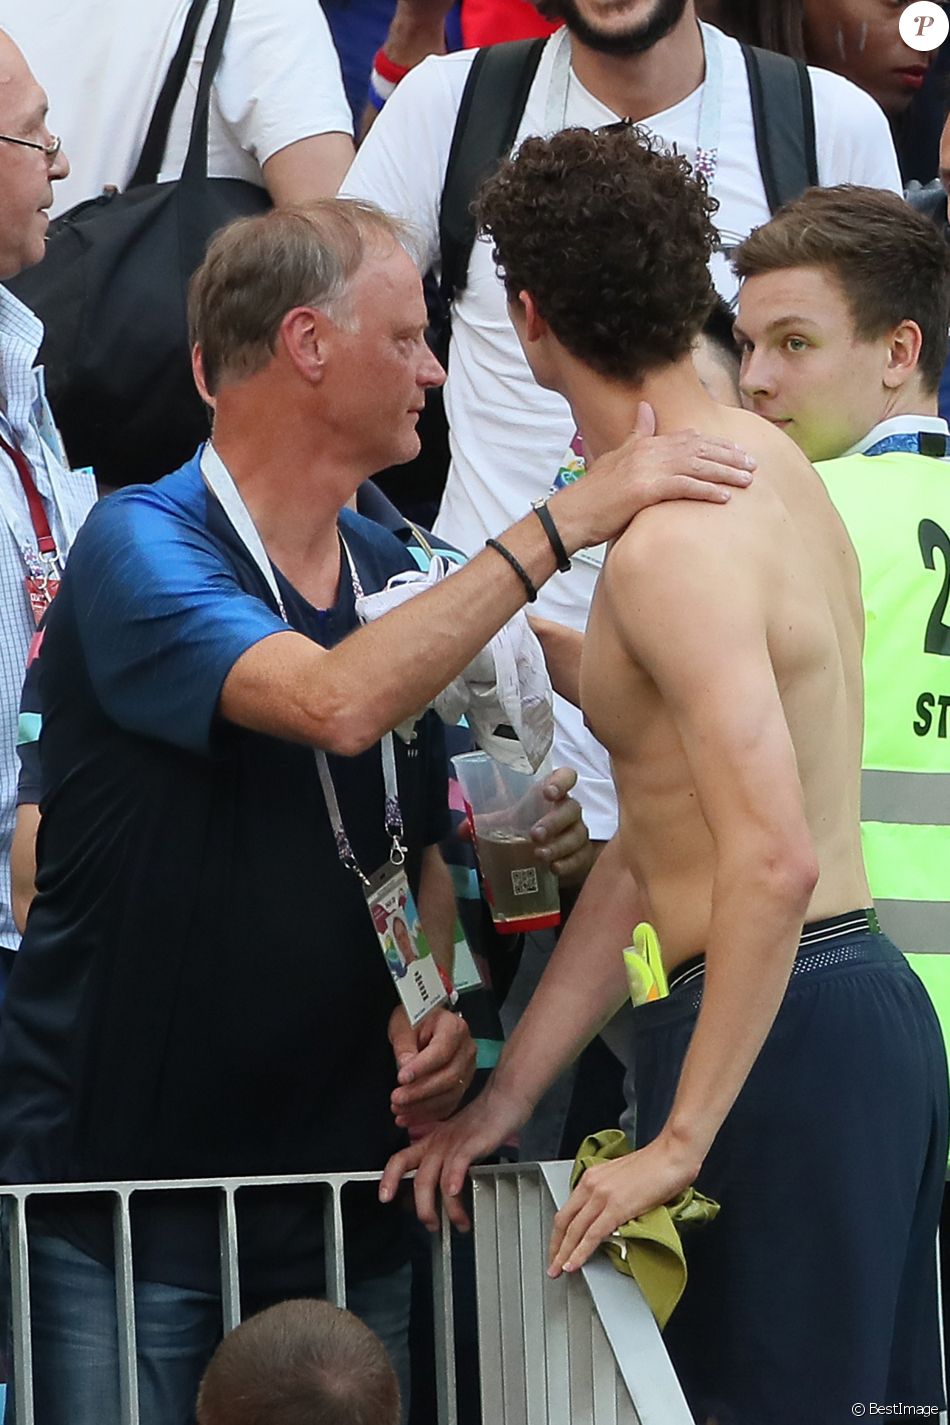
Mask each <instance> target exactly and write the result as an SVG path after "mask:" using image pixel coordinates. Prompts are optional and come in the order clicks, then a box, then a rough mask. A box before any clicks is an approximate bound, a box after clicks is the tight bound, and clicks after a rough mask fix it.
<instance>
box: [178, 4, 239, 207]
mask: <svg viewBox="0 0 950 1425" xmlns="http://www.w3.org/2000/svg"><path fill="white" fill-rule="evenodd" d="M233 9H234V0H218V13H217V14H216V15H215V17H214V24H213V25H212V26H211V33H210V35H209V36H208V47H207V49H206V50H205V57H204V59H203V61H202V64H201V78H200V79H199V81H198V94H197V96H196V98H195V112H194V117H193V119H192V121H191V137H190V139H189V140H188V152H187V154H186V155H185V164H184V167H183V168H182V171H181V176H182V178H183V179H188V180H194V179H196V178H198V179H203V178H207V176H208V111H209V108H210V106H211V86H212V84H213V83H214V77H215V75H216V74H217V72H218V65H219V64H220V63H221V55H222V53H223V51H224V41H225V38H226V36H227V33H228V26H229V25H230V23H231V12H232V10H233Z"/></svg>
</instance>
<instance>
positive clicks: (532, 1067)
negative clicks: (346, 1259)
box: [380, 839, 644, 1230]
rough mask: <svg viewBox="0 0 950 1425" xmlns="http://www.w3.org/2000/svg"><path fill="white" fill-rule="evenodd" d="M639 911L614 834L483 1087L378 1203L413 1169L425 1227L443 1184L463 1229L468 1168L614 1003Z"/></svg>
mask: <svg viewBox="0 0 950 1425" xmlns="http://www.w3.org/2000/svg"><path fill="white" fill-rule="evenodd" d="M643 910H644V908H643V904H642V901H641V899H640V895H639V892H638V890H637V887H636V885H635V883H634V881H633V877H632V876H631V875H630V873H629V872H628V870H627V869H626V867H625V866H624V864H623V859H622V857H621V854H620V848H619V845H618V843H617V841H616V839H615V840H613V841H611V842H608V844H607V846H606V847H605V848H604V851H603V853H602V854H601V856H600V857H599V859H598V860H597V862H596V864H595V866H594V868H593V870H592V871H591V873H590V875H589V876H588V877H587V881H586V882H585V884H584V888H583V890H582V891H581V893H580V895H579V897H578V900H577V904H576V906H575V908H574V910H573V911H572V913H571V916H570V919H569V920H568V922H567V925H566V927H565V929H564V932H563V934H562V935H561V938H560V940H559V941H558V944H557V948H556V949H555V951H554V953H553V955H552V956H551V959H550V961H549V963H548V966H547V968H546V969H545V972H544V975H543V976H542V978H541V983H540V984H539V985H538V988H537V989H536V990H535V992H534V994H533V996H532V998H531V1002H530V1004H529V1005H528V1007H527V1009H526V1010H525V1012H524V1014H523V1015H522V1017H521V1019H520V1020H519V1021H518V1024H517V1027H516V1028H515V1030H514V1032H513V1034H512V1036H511V1038H510V1039H509V1041H508V1043H507V1045H506V1046H505V1050H504V1052H503V1054H502V1056H501V1060H500V1062H499V1064H498V1067H497V1068H496V1070H495V1072H494V1073H493V1074H492V1077H491V1079H490V1080H489V1083H488V1086H487V1087H486V1089H485V1090H484V1092H483V1093H481V1094H480V1095H479V1097H478V1098H477V1099H476V1100H475V1101H474V1103H472V1104H470V1105H469V1107H468V1108H465V1109H463V1110H462V1112H461V1113H459V1114H457V1115H456V1117H455V1118H453V1119H452V1120H451V1121H450V1122H449V1123H446V1124H445V1125H444V1126H443V1127H442V1128H440V1129H439V1130H438V1131H437V1132H436V1133H433V1134H432V1135H431V1136H430V1137H428V1138H426V1139H425V1140H424V1141H423V1142H421V1143H417V1144H414V1145H413V1146H412V1147H411V1148H407V1149H405V1150H404V1151H403V1152H401V1153H397V1154H396V1155H395V1156H394V1157H393V1158H391V1159H390V1161H389V1164H388V1165H387V1168H386V1172H385V1173H384V1175H383V1180H382V1183H381V1184H380V1196H381V1197H382V1198H383V1200H384V1201H388V1200H389V1198H391V1197H392V1195H393V1193H394V1192H395V1190H396V1187H397V1185H398V1184H399V1182H400V1180H401V1179H402V1177H403V1176H404V1175H405V1174H406V1173H408V1172H410V1171H412V1169H413V1168H417V1169H418V1171H417V1173H416V1180H415V1196H416V1210H417V1212H418V1214H419V1217H420V1218H421V1220H422V1221H423V1222H424V1223H425V1224H426V1226H427V1227H429V1228H431V1229H433V1230H435V1228H436V1227H437V1226H438V1222H439V1216H438V1209H437V1207H436V1201H435V1198H436V1188H437V1187H441V1190H442V1193H443V1195H444V1197H445V1202H446V1207H447V1209H448V1213H449V1216H450V1218H451V1219H452V1221H453V1222H454V1223H455V1224H456V1226H458V1227H461V1228H463V1229H464V1228H467V1227H468V1218H467V1216H466V1214H465V1210H464V1208H463V1207H462V1204H461V1201H460V1199H459V1193H460V1192H461V1190H462V1184H463V1183H464V1181H465V1174H466V1172H467V1171H468V1168H469V1166H470V1165H471V1164H472V1163H473V1162H475V1161H476V1160H477V1159H478V1158H483V1157H485V1156H486V1155H487V1154H488V1153H491V1152H493V1151H494V1150H495V1148H497V1147H498V1145H499V1143H502V1142H503V1141H504V1140H505V1139H506V1138H507V1137H508V1136H509V1134H511V1133H513V1132H515V1130H516V1129H518V1128H520V1127H521V1125H522V1124H523V1123H524V1122H525V1120H526V1119H527V1118H528V1117H529V1115H530V1113H531V1111H532V1109H533V1108H534V1105H535V1104H536V1103H537V1101H538V1099H539V1098H540V1097H541V1095H542V1093H543V1092H544V1090H545V1089H546V1088H547V1087H548V1086H549V1085H550V1084H551V1083H552V1082H553V1081H554V1079H556V1078H557V1076H558V1074H560V1073H561V1072H562V1071H563V1069H565V1068H566V1067H567V1065H568V1064H570V1063H571V1062H572V1061H573V1060H574V1059H575V1058H576V1057H577V1055H578V1054H579V1053H580V1052H581V1050H582V1049H583V1048H584V1047H585V1046H586V1045H587V1044H589V1043H590V1041H591V1039H593V1037H594V1035H595V1034H597V1033H598V1031H599V1030H600V1029H601V1028H602V1027H603V1026H604V1024H606V1022H607V1021H608V1019H610V1018H611V1016H612V1015H613V1014H615V1013H616V1011H617V1010H618V1009H619V1007H620V1005H621V1004H622V1003H623V1001H624V999H625V998H626V992H627V991H626V975H625V972H624V966H623V958H622V955H621V951H622V950H623V947H624V945H625V944H629V940H630V931H631V928H632V927H633V926H634V925H635V924H636V923H637V921H638V920H641V919H643Z"/></svg>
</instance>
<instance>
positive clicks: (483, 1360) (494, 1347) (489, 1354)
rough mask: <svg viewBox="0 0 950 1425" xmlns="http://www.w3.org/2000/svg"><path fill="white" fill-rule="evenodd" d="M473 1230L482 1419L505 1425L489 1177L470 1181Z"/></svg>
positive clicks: (492, 1186) (493, 1197) (494, 1216)
mask: <svg viewBox="0 0 950 1425" xmlns="http://www.w3.org/2000/svg"><path fill="white" fill-rule="evenodd" d="M472 1211H473V1214H474V1221H473V1225H474V1230H475V1300H476V1310H477V1312H478V1372H479V1379H480V1381H481V1388H482V1420H489V1421H491V1422H492V1425H507V1422H506V1421H505V1413H504V1412H505V1402H504V1393H503V1391H502V1384H501V1372H502V1354H501V1309H500V1306H501V1303H500V1297H499V1290H500V1288H499V1281H498V1254H497V1252H496V1249H495V1235H496V1230H497V1221H498V1213H497V1198H496V1195H495V1184H494V1182H493V1181H492V1179H491V1178H490V1177H486V1176H485V1175H483V1174H480V1175H477V1176H476V1177H475V1178H474V1180H473V1182H472Z"/></svg>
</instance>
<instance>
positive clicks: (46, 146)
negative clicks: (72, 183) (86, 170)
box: [0, 134, 63, 163]
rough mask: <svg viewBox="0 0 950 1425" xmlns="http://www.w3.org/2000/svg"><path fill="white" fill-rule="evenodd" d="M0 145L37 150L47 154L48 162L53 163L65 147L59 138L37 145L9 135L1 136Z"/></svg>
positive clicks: (32, 141) (31, 140)
mask: <svg viewBox="0 0 950 1425" xmlns="http://www.w3.org/2000/svg"><path fill="white" fill-rule="evenodd" d="M0 143H15V144H19V146H20V148H35V149H38V150H39V151H40V153H45V154H46V160H47V162H48V163H51V162H52V160H53V159H54V158H55V157H56V155H57V154H58V153H59V151H60V149H61V148H62V146H63V141H62V139H61V138H59V137H58V136H57V137H56V138H52V139H50V141H49V143H35V142H34V140H33V139H15V138H11V137H10V135H9V134H0Z"/></svg>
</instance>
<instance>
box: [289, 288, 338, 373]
mask: <svg viewBox="0 0 950 1425" xmlns="http://www.w3.org/2000/svg"><path fill="white" fill-rule="evenodd" d="M332 329H333V323H332V322H331V321H330V319H329V317H328V316H327V315H326V314H325V313H324V312H320V311H317V309H316V308H315V307H292V308H291V310H290V311H289V312H287V313H286V315H285V316H284V319H283V321H282V322H281V324H280V328H279V330H278V335H277V340H278V344H279V345H280V346H282V347H283V349H284V351H285V352H286V354H287V357H288V359H289V361H290V363H291V365H292V366H293V367H294V369H295V370H296V371H297V372H299V374H300V375H301V376H303V377H304V379H305V380H307V381H310V382H312V383H314V384H315V383H316V382H318V381H321V380H322V379H323V376H324V373H325V370H326V363H327V354H328V339H329V338H330V336H331V332H332Z"/></svg>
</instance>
